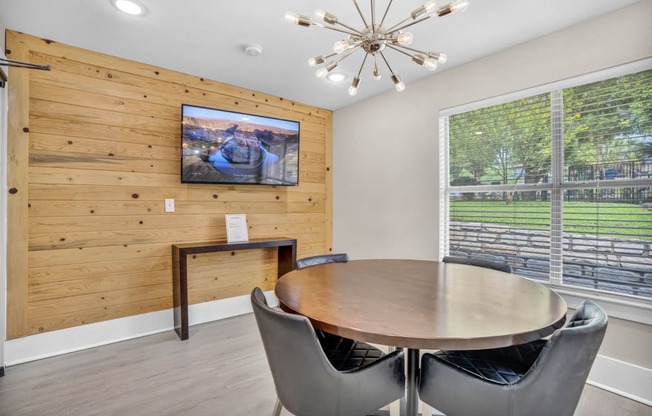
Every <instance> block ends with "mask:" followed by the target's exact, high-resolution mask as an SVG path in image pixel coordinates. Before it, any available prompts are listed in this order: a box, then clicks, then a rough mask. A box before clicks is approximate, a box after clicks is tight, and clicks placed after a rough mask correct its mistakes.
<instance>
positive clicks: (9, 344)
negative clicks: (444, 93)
mask: <svg viewBox="0 0 652 416" xmlns="http://www.w3.org/2000/svg"><path fill="white" fill-rule="evenodd" d="M265 295H266V297H267V300H268V302H269V303H270V305H272V306H276V305H278V299H276V297H275V296H274V293H273V292H271V291H270V292H266V293H265ZM250 312H251V303H250V301H249V295H245V296H239V297H235V298H229V299H221V300H217V301H214V302H206V303H200V304H196V305H191V306H190V308H189V311H188V317H189V321H190V325H197V324H201V323H205V322H210V321H215V320H218V319H225V318H230V317H233V316H237V315H243V314H246V313H250ZM172 330H173V317H172V310H171V309H168V310H165V311H159V312H152V313H147V314H142V315H136V316H130V317H127V318H121V319H114V320H111V321H106V322H98V323H95V324H89V325H83V326H78V327H74V328H67V329H62V330H60V331H52V332H46V333H44V334H38V335H32V336H29V337H25V338H19V339H14V340H10V341H6V342H5V363H6V365H7V366H12V365H16V364H21V363H25V362H29V361H35V360H40V359H42V358H47V357H53V356H56V355H61V354H66V353H69V352H73V351H79V350H84V349H87V348H92V347H97V346H100V345H106V344H111V343H114V342H119V341H124V340H128V339H133V338H138V337H142V336H145V335H151V334H155V333H158V332H163V331H172ZM587 383H589V384H591V385H593V386H596V387H599V388H601V389H604V390H607V391H611V392H613V393H616V394H619V395H621V396H624V397H627V398H629V399H632V400H636V401H638V402H641V403H643V404H646V405H648V406H652V370H651V369H648V368H644V367H640V366H637V365H634V364H630V363H627V362H624V361H620V360H616V359H614V358H610V357H605V356H602V355H598V357H597V358H596V360H595V363H594V364H593V368H592V369H591V373H590V374H589V379H588V380H587Z"/></svg>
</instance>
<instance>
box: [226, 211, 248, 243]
mask: <svg viewBox="0 0 652 416" xmlns="http://www.w3.org/2000/svg"><path fill="white" fill-rule="evenodd" d="M224 218H225V220H226V241H227V242H229V243H246V242H247V241H249V230H248V227H247V214H225V215H224Z"/></svg>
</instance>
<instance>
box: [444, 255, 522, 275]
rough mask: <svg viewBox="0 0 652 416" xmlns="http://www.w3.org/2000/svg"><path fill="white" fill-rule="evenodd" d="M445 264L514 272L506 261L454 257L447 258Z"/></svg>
mask: <svg viewBox="0 0 652 416" xmlns="http://www.w3.org/2000/svg"><path fill="white" fill-rule="evenodd" d="M443 262H444V263H458V264H468V265H470V266H477V267H484V268H485V269H494V270H498V271H501V272H505V273H511V272H512V266H510V265H509V264H508V263H507V262H506V261H492V260H487V259H483V258H481V257H452V256H446V257H444V259H443Z"/></svg>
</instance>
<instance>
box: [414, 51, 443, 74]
mask: <svg viewBox="0 0 652 416" xmlns="http://www.w3.org/2000/svg"><path fill="white" fill-rule="evenodd" d="M412 61H413V62H414V63H416V64H417V65H421V66H422V67H424V68H426V69H427V70H428V71H434V70H435V69H437V60H436V59H435V58H432V57H430V56H426V55H423V54H421V53H415V54H414V55H412Z"/></svg>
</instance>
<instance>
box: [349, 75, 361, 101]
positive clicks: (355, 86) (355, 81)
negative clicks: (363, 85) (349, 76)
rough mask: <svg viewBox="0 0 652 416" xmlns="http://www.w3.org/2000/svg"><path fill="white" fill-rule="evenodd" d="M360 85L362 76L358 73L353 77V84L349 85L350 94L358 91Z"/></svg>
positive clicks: (352, 94)
mask: <svg viewBox="0 0 652 416" xmlns="http://www.w3.org/2000/svg"><path fill="white" fill-rule="evenodd" d="M358 85H360V77H358V76H357V75H356V76H355V77H354V78H353V82H351V86H350V87H349V95H350V96H351V97H353V96H354V95H356V94H357V93H358Z"/></svg>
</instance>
